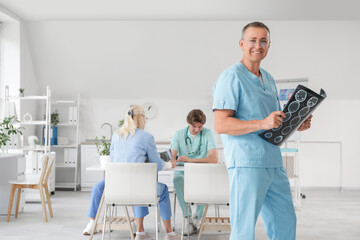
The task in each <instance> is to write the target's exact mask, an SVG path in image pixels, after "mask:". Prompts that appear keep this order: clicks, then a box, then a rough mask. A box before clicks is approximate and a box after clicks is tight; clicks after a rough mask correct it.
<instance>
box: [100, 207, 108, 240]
mask: <svg viewBox="0 0 360 240" xmlns="http://www.w3.org/2000/svg"><path fill="white" fill-rule="evenodd" d="M107 210H108V206H107V205H105V209H104V222H103V229H102V235H101V240H104V237H105V225H106V215H107Z"/></svg>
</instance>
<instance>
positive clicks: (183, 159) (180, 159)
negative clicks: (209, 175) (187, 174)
mask: <svg viewBox="0 0 360 240" xmlns="http://www.w3.org/2000/svg"><path fill="white" fill-rule="evenodd" d="M191 160H192V159H191V158H188V157H187V156H180V157H178V159H177V161H178V162H191Z"/></svg>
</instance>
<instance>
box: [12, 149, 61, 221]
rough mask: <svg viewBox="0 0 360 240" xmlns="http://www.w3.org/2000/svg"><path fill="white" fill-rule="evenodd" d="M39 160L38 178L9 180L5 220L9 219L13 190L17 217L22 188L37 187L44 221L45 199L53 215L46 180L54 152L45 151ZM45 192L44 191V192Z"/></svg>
mask: <svg viewBox="0 0 360 240" xmlns="http://www.w3.org/2000/svg"><path fill="white" fill-rule="evenodd" d="M40 159H41V162H42V163H43V167H42V171H41V175H40V177H39V179H31V180H29V179H25V180H13V181H9V183H10V184H11V192H10V199H9V208H8V215H7V221H8V222H9V221H10V214H11V210H12V204H13V201H14V196H15V190H16V189H17V190H18V195H17V201H16V211H15V218H17V217H18V213H19V203H20V196H21V189H24V188H30V189H38V190H39V192H40V200H41V206H42V211H43V215H44V221H45V222H47V221H48V218H47V214H46V202H45V197H46V201H47V204H48V207H49V212H50V217H54V215H53V211H52V207H51V201H50V194H49V189H48V180H49V176H50V173H51V168H52V166H53V164H54V162H55V152H51V153H45V154H43V155H41V157H40ZM44 192H45V193H44Z"/></svg>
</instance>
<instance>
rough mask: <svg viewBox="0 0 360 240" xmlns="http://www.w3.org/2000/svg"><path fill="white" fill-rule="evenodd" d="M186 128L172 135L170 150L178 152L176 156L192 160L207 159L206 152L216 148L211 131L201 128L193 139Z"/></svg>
mask: <svg viewBox="0 0 360 240" xmlns="http://www.w3.org/2000/svg"><path fill="white" fill-rule="evenodd" d="M188 128H189V127H185V128H182V129H180V130H177V131H176V132H175V133H174V136H173V138H172V140H171V145H170V149H173V150H176V151H178V156H187V157H189V158H192V159H194V158H205V157H208V151H209V150H211V149H214V148H217V146H216V141H215V137H214V134H213V133H212V131H211V130H210V129H207V128H205V127H203V128H202V129H201V132H199V133H198V134H197V135H196V137H195V139H193V137H192V136H191V134H190V131H189V130H188ZM200 135H201V137H200Z"/></svg>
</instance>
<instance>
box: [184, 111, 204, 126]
mask: <svg viewBox="0 0 360 240" xmlns="http://www.w3.org/2000/svg"><path fill="white" fill-rule="evenodd" d="M186 121H187V123H188V124H191V125H192V124H194V123H195V122H198V123H201V124H205V122H206V116H205V114H204V113H203V111H201V110H200V109H193V110H191V111H190V112H189V114H188V115H187V117H186Z"/></svg>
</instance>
